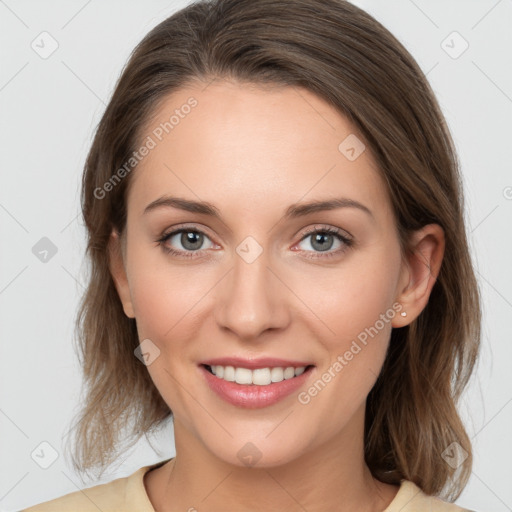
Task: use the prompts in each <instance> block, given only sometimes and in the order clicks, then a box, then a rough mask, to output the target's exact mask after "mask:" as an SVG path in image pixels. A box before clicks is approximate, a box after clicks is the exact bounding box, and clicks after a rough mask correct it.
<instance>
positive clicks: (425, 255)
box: [391, 224, 445, 327]
mask: <svg viewBox="0 0 512 512" xmlns="http://www.w3.org/2000/svg"><path fill="white" fill-rule="evenodd" d="M409 247H410V249H411V251H408V253H407V254H406V255H405V256H404V260H403V262H402V270H401V272H400V278H399V286H398V289H397V292H398V293H397V296H396V301H397V302H399V303H400V304H401V305H402V309H401V310H400V311H401V312H404V311H405V313H407V315H406V316H402V315H401V314H398V315H396V316H395V317H394V318H393V320H392V322H391V325H392V326H393V327H403V326H404V325H407V324H410V323H411V322H412V321H413V320H414V319H415V318H417V317H418V316H419V315H420V313H421V312H422V311H423V309H424V308H425V306H426V305H427V303H428V299H429V297H430V292H431V291H432V288H433V286H434V284H435V282H436V279H437V276H438V274H439V270H440V268H441V263H442V260H443V256H444V248H445V238H444V231H443V228H442V227H441V226H439V225H438V224H428V225H426V226H424V227H423V228H421V229H420V230H418V231H415V232H414V233H413V234H412V235H411V238H410V245H409Z"/></svg>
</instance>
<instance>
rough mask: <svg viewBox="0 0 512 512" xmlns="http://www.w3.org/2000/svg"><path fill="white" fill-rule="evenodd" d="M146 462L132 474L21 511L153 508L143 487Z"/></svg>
mask: <svg viewBox="0 0 512 512" xmlns="http://www.w3.org/2000/svg"><path fill="white" fill-rule="evenodd" d="M152 467H154V465H152V466H144V467H142V468H140V469H138V470H137V471H135V472H134V473H132V474H131V475H129V476H126V477H123V478H118V479H116V480H113V481H111V482H108V483H105V484H100V485H95V486H93V487H89V488H86V489H81V490H78V491H75V492H71V493H69V494H66V495H65V496H61V497H59V498H55V499H53V500H50V501H46V502H44V503H41V504H39V505H35V506H32V507H29V508H27V509H24V510H22V511H21V512H98V510H101V511H102V512H131V511H133V512H154V509H153V507H152V505H151V502H150V501H149V498H148V495H147V493H146V491H145V488H144V480H143V479H144V474H145V473H146V472H147V471H149V470H150V469H151V468H152Z"/></svg>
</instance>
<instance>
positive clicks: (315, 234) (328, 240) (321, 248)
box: [301, 228, 350, 252]
mask: <svg viewBox="0 0 512 512" xmlns="http://www.w3.org/2000/svg"><path fill="white" fill-rule="evenodd" d="M306 240H310V242H309V243H308V245H309V247H311V248H313V250H314V252H326V251H329V250H330V249H332V247H333V245H334V243H335V242H336V241H338V248H335V249H334V252H337V251H338V250H340V248H341V247H343V245H350V240H348V238H346V237H344V236H342V235H341V234H340V233H338V232H337V231H334V230H331V229H325V228H324V229H319V230H316V231H312V232H310V233H307V234H306V235H305V236H304V237H303V238H302V240H301V243H302V242H304V241H306ZM340 246H341V247H340ZM304 250H307V251H309V249H308V248H306V249H304Z"/></svg>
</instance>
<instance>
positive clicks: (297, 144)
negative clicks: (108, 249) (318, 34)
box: [118, 82, 406, 466]
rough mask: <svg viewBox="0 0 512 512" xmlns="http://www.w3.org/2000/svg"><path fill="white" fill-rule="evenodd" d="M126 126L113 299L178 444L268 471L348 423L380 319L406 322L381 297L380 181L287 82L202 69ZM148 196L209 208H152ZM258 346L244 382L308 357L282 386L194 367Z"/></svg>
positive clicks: (369, 368) (385, 240)
mask: <svg viewBox="0 0 512 512" xmlns="http://www.w3.org/2000/svg"><path fill="white" fill-rule="evenodd" d="M191 97H192V98H193V99H192V100H191V99H190V98H191ZM187 105H188V106H187ZM172 115H174V118H172V120H171V121H170V118H171V116H172ZM165 123H167V124H165ZM148 136H149V137H150V139H151V140H152V141H153V143H152V142H151V141H150V139H148V138H147V137H148ZM143 137H145V140H144V141H143V143H145V144H146V145H147V147H148V148H150V149H149V151H148V152H147V155H146V156H145V157H143V158H142V160H141V162H140V163H139V165H138V167H137V168H136V170H134V171H133V176H131V178H132V179H133V180H134V181H133V182H132V183H131V188H130V191H129V195H128V203H127V204H128V206H127V207H128V217H127V232H126V236H127V238H126V254H125V260H124V263H125V268H126V278H127V282H126V288H125V291H124V292H121V296H122V300H123V305H124V309H125V312H126V314H127V315H128V316H132V317H135V318H136V322H137V328H138V332H139V338H140V341H141V342H142V341H143V340H146V341H144V344H143V352H145V353H147V354H148V355H147V356H146V357H147V360H146V362H147V365H148V366H147V369H148V371H149V373H150V375H151V378H152V379H153V382H154V383H155V386H156V387H157V388H158V391H159V392H160V394H161V395H162V397H163V399H164V400H165V401H166V403H167V404H168V405H169V407H170V408H171V410H172V411H173V413H174V422H175V435H176V439H177V442H178V437H179V436H186V437H187V438H188V439H189V440H191V439H193V440H196V441H197V443H196V444H197V446H200V447H201V449H202V450H204V452H205V453H210V454H212V455H214V456H215V457H217V458H219V459H221V460H224V461H225V462H228V463H232V464H237V465H242V464H246V463H248V461H249V460H256V458H257V459H259V461H258V465H260V466H261V465H263V466H265V465H267V466H272V465H276V464H282V463H286V462H287V461H291V460H293V459H296V458H297V457H299V456H300V455H302V454H305V453H307V452H309V451H311V450H314V449H315V448H318V447H320V446H329V445H330V443H335V442H337V441H339V439H340V437H342V436H354V435H357V436H359V435H362V427H363V418H364V406H365V400H366V397H367V395H368V393H369V391H370V390H371V388H372V387H373V385H374V383H375V381H376V379H377V376H378V374H379V372H380V369H381V366H382V364H383V362H384V358H385V355H386V350H387V347H388V341H389V337H390V332H391V328H392V326H399V325H403V324H404V323H405V321H404V318H403V317H401V316H400V313H399V312H398V311H399V310H400V308H401V306H400V305H398V304H397V302H396V298H397V297H398V295H399V293H400V291H401V290H402V288H403V287H404V285H405V281H404V278H405V277H406V276H404V274H403V266H402V261H401V253H400V247H399V243H398V236H397V231H396V225H395V221H394V217H393V214H392V209H391V204H390V201H389V198H388V196H387V193H386V189H385V186H384V183H383V181H382V179H381V177H380V176H379V174H378V172H377V170H376V165H375V162H374V160H373V159H372V156H371V155H370V151H369V149H365V148H364V146H363V145H362V142H361V139H362V137H360V136H358V134H357V132H356V130H355V128H354V126H352V125H351V124H350V123H349V122H348V121H347V119H346V118H344V117H342V116H340V115H339V114H338V113H337V112H336V111H335V110H334V109H333V108H332V107H330V106H329V105H328V104H327V103H325V102H324V101H323V100H321V99H320V98H318V97H316V96H315V95H314V94H312V93H311V92H308V91H307V90H304V89H300V88H291V87H284V88H283V87H281V88H273V89H270V88H266V89H263V88H258V87H256V86H251V85H247V84H243V85H240V84H235V83H231V82H214V83H212V84H210V85H209V86H207V87H206V88H205V84H201V85H198V86H197V87H196V86H189V87H187V88H186V89H185V88H184V89H182V90H180V91H179V92H176V93H174V94H173V95H172V96H169V97H168V98H167V99H166V101H165V102H164V103H163V104H162V105H161V108H160V109H159V111H158V114H157V116H156V117H154V118H153V119H152V121H151V123H149V125H148V128H147V130H146V131H145V133H144V134H143ZM153 146H154V147H153ZM143 152H144V151H143ZM141 153H142V152H141ZM165 198H167V199H169V198H179V199H181V200H183V201H187V202H188V203H189V204H192V203H196V202H197V203H203V202H206V203H208V204H209V205H210V207H211V208H213V209H214V210H215V211H216V212H217V214H218V215H212V214H209V213H208V212H206V211H205V210H206V209H204V208H203V209H202V210H204V211H202V210H201V209H199V208H196V210H197V211H192V210H194V208H191V209H183V208H179V207H177V206H176V203H174V204H175V206H174V207H173V206H171V205H170V203H169V202H168V204H167V205H166V204H165V203H164V204H160V205H158V204H157V203H154V202H155V201H157V200H162V199H165ZM332 200H340V201H341V202H340V203H339V204H338V206H337V207H335V208H331V209H322V208H308V209H307V210H306V209H301V208H302V207H303V206H304V205H306V204H309V203H313V202H321V201H332ZM151 204H153V207H149V208H148V206H149V205H151ZM343 204H344V206H343ZM292 205H295V206H294V207H293V208H292ZM340 205H341V206H340ZM287 213H288V214H287ZM178 229H183V232H178V233H177V234H173V235H171V236H169V237H167V239H166V240H165V241H162V242H160V243H159V242H158V240H159V239H162V238H163V237H165V235H167V234H170V233H171V232H172V231H176V230H178ZM326 229H327V230H331V231H335V233H329V232H327V233H326V232H325V230H326ZM310 231H316V232H317V233H316V234H315V233H311V232H310ZM337 234H339V235H340V236H341V238H338V236H337ZM347 240H348V241H347ZM168 250H172V251H176V253H169V252H168ZM119 286H121V287H122V285H119V283H118V290H119V289H120V288H119ZM147 340H149V341H147ZM226 358H239V359H240V360H241V361H234V362H233V361H232V360H231V361H222V360H223V359H226ZM261 358H277V359H282V360H285V361H277V362H276V361H274V362H272V361H270V362H269V361H263V362H261V364H258V361H256V365H255V366H256V367H260V368H261V367H269V370H268V371H267V370H263V371H260V372H259V373H258V376H257V377H254V378H255V379H258V378H262V379H263V381H261V382H264V381H265V379H268V374H270V378H272V376H274V379H277V380H279V378H283V375H280V371H279V370H272V367H276V366H277V367H279V366H284V367H286V366H288V363H289V364H291V365H292V366H293V367H297V366H300V365H301V363H304V366H308V370H307V371H305V372H304V373H303V374H302V375H301V376H300V377H293V379H295V378H300V381H298V382H299V385H298V386H297V385H294V384H292V385H290V382H291V381H292V379H285V380H284V384H283V383H281V384H279V383H274V384H272V385H271V387H267V386H266V385H260V384H252V385H250V386H251V387H250V388H249V384H246V385H244V386H243V387H242V385H241V384H237V383H236V382H235V383H233V382H228V381H225V380H224V378H222V379H221V378H220V377H219V376H215V375H213V374H210V373H209V372H208V370H207V369H206V368H205V367H204V366H203V364H204V363H205V362H208V361H211V360H214V359H216V360H221V362H223V363H224V364H221V366H224V367H225V366H233V363H236V364H234V366H235V367H236V366H238V367H241V368H244V367H245V368H247V367H250V366H251V362H254V360H259V359H261ZM244 362H245V363H246V364H245V365H244ZM229 363H231V364H229ZM279 363H281V364H279ZM220 371H221V372H222V371H223V370H220ZM224 372H225V373H226V374H227V376H228V379H230V378H231V377H229V375H230V370H224ZM297 373H300V370H299V371H298V372H297ZM256 375H257V372H255V373H252V372H247V371H244V370H243V369H242V370H241V371H238V375H237V377H236V378H237V380H242V379H244V378H253V376H256ZM284 375H288V376H289V374H287V373H286V372H285V373H284ZM248 376H249V377H248ZM220 380H222V386H221V389H222V390H224V391H219V392H217V391H214V390H213V389H212V387H211V386H210V384H209V382H211V383H214V384H215V383H217V384H218V383H219V382H218V381H220ZM315 383H316V384H315ZM236 386H239V387H238V388H237V387H236ZM274 388H275V389H277V391H273V390H274ZM285 388H286V390H287V391H288V394H286V393H285V394H284V396H281V397H280V398H279V393H281V392H282V391H283V390H284V389H285ZM237 390H243V392H242V391H240V393H237ZM251 392H253V394H251ZM224 393H227V395H225V394H224ZM254 395H258V396H259V397H260V398H256V399H255V398H254ZM263 395H266V396H267V398H268V402H265V398H261V397H262V396H263ZM189 442H190V441H189ZM248 456H249V458H248ZM251 457H252V459H251ZM249 464H250V462H249Z"/></svg>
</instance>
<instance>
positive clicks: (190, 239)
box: [181, 231, 202, 250]
mask: <svg viewBox="0 0 512 512" xmlns="http://www.w3.org/2000/svg"><path fill="white" fill-rule="evenodd" d="M201 236H202V235H201V233H196V232H193V231H187V232H184V233H182V235H181V243H182V244H183V247H185V248H186V249H190V250H194V249H199V248H200V247H201V245H202V239H201ZM188 244H191V245H192V246H190V245H188Z"/></svg>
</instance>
